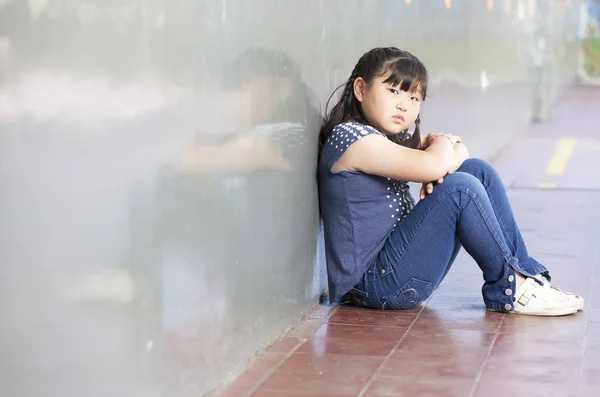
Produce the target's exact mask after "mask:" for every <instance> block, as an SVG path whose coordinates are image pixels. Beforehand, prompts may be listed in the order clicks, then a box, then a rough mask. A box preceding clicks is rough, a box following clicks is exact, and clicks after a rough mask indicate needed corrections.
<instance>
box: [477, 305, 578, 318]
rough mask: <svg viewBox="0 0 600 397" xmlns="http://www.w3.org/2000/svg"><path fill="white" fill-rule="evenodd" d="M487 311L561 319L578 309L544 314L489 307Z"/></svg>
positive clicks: (545, 312)
mask: <svg viewBox="0 0 600 397" xmlns="http://www.w3.org/2000/svg"><path fill="white" fill-rule="evenodd" d="M486 310H487V311H490V312H497V313H506V314H520V315H522V316H540V317H561V316H570V315H571V314H575V313H577V312H578V311H579V310H580V309H577V308H569V309H565V310H555V311H544V312H529V313H524V312H515V311H514V310H512V311H508V310H496V309H491V308H489V307H487V308H486Z"/></svg>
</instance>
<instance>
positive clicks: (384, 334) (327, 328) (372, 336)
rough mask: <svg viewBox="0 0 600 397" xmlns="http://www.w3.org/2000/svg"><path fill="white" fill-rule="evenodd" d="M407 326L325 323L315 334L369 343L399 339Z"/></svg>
mask: <svg viewBox="0 0 600 397" xmlns="http://www.w3.org/2000/svg"><path fill="white" fill-rule="evenodd" d="M406 330H407V328H403V327H377V326H372V325H344V324H323V326H321V328H319V330H318V331H317V332H316V333H315V334H314V335H315V336H316V337H319V338H339V339H348V340H357V341H362V342H365V343H368V342H370V341H372V340H380V341H396V342H397V341H399V340H400V339H401V338H402V336H403V335H404V333H405V332H406Z"/></svg>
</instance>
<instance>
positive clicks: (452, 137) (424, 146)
mask: <svg viewBox="0 0 600 397" xmlns="http://www.w3.org/2000/svg"><path fill="white" fill-rule="evenodd" d="M438 136H445V137H446V138H448V139H450V141H451V142H452V146H454V145H456V144H457V143H460V142H462V139H461V138H460V137H459V136H458V135H453V134H439V133H434V132H430V133H429V134H427V135H426V136H425V137H423V139H422V144H421V149H423V150H425V149H427V148H428V147H429V146H430V145H431V144H432V142H433V140H434V139H435V138H436V137H438Z"/></svg>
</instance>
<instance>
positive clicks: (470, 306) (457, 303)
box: [427, 296, 486, 313]
mask: <svg viewBox="0 0 600 397" xmlns="http://www.w3.org/2000/svg"><path fill="white" fill-rule="evenodd" d="M427 308H428V309H432V310H436V311H439V312H446V313H452V312H454V311H460V310H467V311H473V312H484V311H486V309H485V304H484V303H483V298H481V297H479V298H476V299H475V298H463V299H460V298H456V297H454V298H452V297H445V296H434V298H432V299H431V301H429V302H428V303H427Z"/></svg>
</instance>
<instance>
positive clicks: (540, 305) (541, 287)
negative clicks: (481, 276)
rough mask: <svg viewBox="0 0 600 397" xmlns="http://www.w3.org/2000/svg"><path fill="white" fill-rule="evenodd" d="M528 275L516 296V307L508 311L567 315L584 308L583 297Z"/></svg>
mask: <svg viewBox="0 0 600 397" xmlns="http://www.w3.org/2000/svg"><path fill="white" fill-rule="evenodd" d="M540 281H541V284H540V282H538V279H534V278H531V277H528V278H526V279H525V281H523V284H521V286H520V287H519V289H518V290H517V292H516V293H515V296H514V309H513V310H512V311H509V312H508V313H514V314H527V315H530V316H566V315H568V314H573V313H576V312H577V311H579V310H581V309H582V308H583V298H581V297H580V296H579V295H576V294H571V293H566V292H563V291H561V290H560V289H558V288H556V287H553V286H551V285H550V283H548V282H544V280H540Z"/></svg>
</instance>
